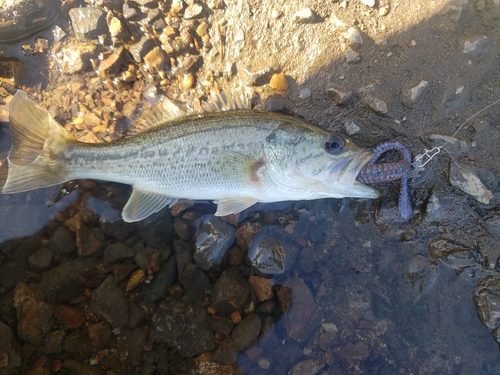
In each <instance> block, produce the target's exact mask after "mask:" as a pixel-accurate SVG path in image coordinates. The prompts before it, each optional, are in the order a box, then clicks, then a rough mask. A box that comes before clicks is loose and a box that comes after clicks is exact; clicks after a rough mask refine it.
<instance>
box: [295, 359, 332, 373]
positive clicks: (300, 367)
mask: <svg viewBox="0 0 500 375" xmlns="http://www.w3.org/2000/svg"><path fill="white" fill-rule="evenodd" d="M323 367H324V365H323V366H320V365H319V364H318V361H317V360H315V359H306V360H304V361H301V362H299V363H297V364H296V365H295V366H293V367H292V368H291V369H290V371H288V375H315V374H317V373H318V372H319V371H320V370H321V369H322V368H323Z"/></svg>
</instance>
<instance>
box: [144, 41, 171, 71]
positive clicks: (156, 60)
mask: <svg viewBox="0 0 500 375" xmlns="http://www.w3.org/2000/svg"><path fill="white" fill-rule="evenodd" d="M165 61H166V56H165V53H164V52H163V50H162V49H161V48H160V47H158V46H157V47H154V48H153V49H152V50H151V51H149V52H148V53H147V54H146V55H145V56H144V64H146V66H147V69H148V70H149V71H150V72H153V73H156V72H158V71H160V70H162V69H163V68H164V64H165Z"/></svg>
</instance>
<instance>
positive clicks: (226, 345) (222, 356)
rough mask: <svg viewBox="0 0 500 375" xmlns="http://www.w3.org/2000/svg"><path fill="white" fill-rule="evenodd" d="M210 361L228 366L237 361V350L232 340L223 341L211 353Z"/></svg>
mask: <svg viewBox="0 0 500 375" xmlns="http://www.w3.org/2000/svg"><path fill="white" fill-rule="evenodd" d="M212 359H213V360H214V361H216V362H219V363H222V364H225V365H230V364H233V363H235V362H236V361H237V360H238V350H237V349H236V346H235V345H234V342H233V341H232V340H226V341H224V342H223V343H222V344H221V345H220V346H219V347H218V348H217V349H216V350H215V351H214V352H213V353H212Z"/></svg>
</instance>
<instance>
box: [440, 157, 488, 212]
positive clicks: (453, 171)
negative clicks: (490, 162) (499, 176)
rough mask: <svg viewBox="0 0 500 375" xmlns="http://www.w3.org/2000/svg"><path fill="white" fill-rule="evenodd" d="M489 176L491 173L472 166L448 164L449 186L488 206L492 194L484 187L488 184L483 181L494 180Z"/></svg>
mask: <svg viewBox="0 0 500 375" xmlns="http://www.w3.org/2000/svg"><path fill="white" fill-rule="evenodd" d="M480 174H481V175H482V176H481V177H482V178H481V177H480V176H479V175H480ZM491 175H492V173H491V172H488V171H486V170H483V169H481V168H476V167H473V166H472V165H468V164H463V163H451V164H450V184H451V185H453V186H455V187H456V188H458V189H460V190H462V191H463V192H464V193H466V194H468V195H470V196H472V197H473V198H474V199H475V200H477V201H478V202H479V203H483V204H489V203H490V202H491V200H492V198H493V192H492V191H491V190H490V189H488V187H486V185H485V184H487V183H488V182H489V181H485V180H487V179H488V180H490V181H491V180H492V179H493V178H494V176H491Z"/></svg>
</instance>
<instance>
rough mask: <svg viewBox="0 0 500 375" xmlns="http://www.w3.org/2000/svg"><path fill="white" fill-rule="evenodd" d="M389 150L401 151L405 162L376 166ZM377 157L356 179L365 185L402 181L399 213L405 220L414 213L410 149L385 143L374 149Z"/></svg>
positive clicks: (393, 143)
mask: <svg viewBox="0 0 500 375" xmlns="http://www.w3.org/2000/svg"><path fill="white" fill-rule="evenodd" d="M389 150H396V151H399V152H400V153H401V154H402V156H403V160H401V161H398V162H394V163H382V164H375V162H376V161H377V160H378V159H379V158H380V156H382V154H384V153H385V152H387V151H389ZM373 152H374V153H375V156H374V157H373V159H372V160H370V161H369V162H368V163H367V164H366V165H365V166H364V167H363V169H362V170H361V172H360V173H359V175H358V177H357V178H356V179H357V180H358V181H359V182H362V183H364V184H371V183H376V182H385V181H393V180H399V179H401V192H400V194H399V204H398V206H399V212H400V213H401V216H402V217H403V218H405V219H409V218H410V217H411V215H412V213H413V208H412V204H411V198H410V192H409V190H408V177H407V174H408V171H409V170H410V167H411V155H410V152H409V151H408V149H407V148H406V147H405V146H403V145H402V144H401V143H399V142H385V143H382V144H380V145H378V146H377V147H375V148H374V149H373Z"/></svg>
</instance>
